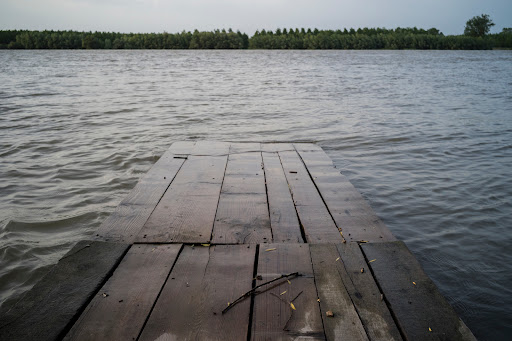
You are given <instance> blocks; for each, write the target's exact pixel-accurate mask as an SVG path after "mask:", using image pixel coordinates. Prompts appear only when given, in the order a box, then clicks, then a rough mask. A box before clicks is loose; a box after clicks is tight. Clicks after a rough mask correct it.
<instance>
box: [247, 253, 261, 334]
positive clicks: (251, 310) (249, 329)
mask: <svg viewBox="0 0 512 341" xmlns="http://www.w3.org/2000/svg"><path fill="white" fill-rule="evenodd" d="M254 254H255V258H254V267H253V270H252V283H251V285H252V287H251V288H254V287H256V276H258V260H259V257H260V244H256V252H255V253H254ZM255 296H256V295H255V294H254V292H253V293H252V294H251V306H250V308H249V326H248V327H247V341H251V339H252V320H253V318H254V297H255Z"/></svg>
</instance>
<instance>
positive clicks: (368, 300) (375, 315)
mask: <svg viewBox="0 0 512 341" xmlns="http://www.w3.org/2000/svg"><path fill="white" fill-rule="evenodd" d="M336 247H337V251H338V257H340V261H339V262H336V269H337V270H338V273H339V274H340V276H341V278H342V280H343V283H344V285H345V288H346V289H347V292H348V294H349V295H350V297H351V299H352V302H353V303H354V306H355V307H356V311H357V312H358V314H359V317H360V319H361V321H362V322H363V325H364V327H365V329H366V331H367V335H368V337H369V338H370V339H371V340H388V341H392V340H401V339H402V337H401V336H400V332H399V331H398V328H397V326H396V325H395V322H394V320H393V317H392V316H391V313H390V312H389V309H388V307H387V305H386V303H385V302H384V300H383V298H382V297H381V292H380V290H379V288H378V286H377V284H376V283H375V280H374V278H373V276H372V274H371V272H370V271H369V267H368V264H367V263H366V260H365V258H364V255H363V253H362V252H361V249H360V248H359V245H358V244H357V243H346V244H337V245H336ZM372 263H373V262H372ZM361 269H363V272H361Z"/></svg>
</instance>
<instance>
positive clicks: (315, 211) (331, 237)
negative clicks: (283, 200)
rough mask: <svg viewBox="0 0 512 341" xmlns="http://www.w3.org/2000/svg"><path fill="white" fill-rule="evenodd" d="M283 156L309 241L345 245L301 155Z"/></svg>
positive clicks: (285, 154)
mask: <svg viewBox="0 0 512 341" xmlns="http://www.w3.org/2000/svg"><path fill="white" fill-rule="evenodd" d="M279 157H280V159H281V164H282V165H283V169H284V172H285V176H286V180H287V181H288V185H289V186H290V190H291V192H292V197H293V201H294V203H295V207H296V209H297V213H298V216H299V219H300V223H301V224H302V227H303V230H304V234H305V236H306V240H307V242H308V243H341V241H342V238H341V235H340V233H339V231H338V228H337V227H336V224H335V223H334V221H333V220H332V217H331V215H330V214H329V211H328V210H327V207H326V206H325V204H324V202H323V200H322V197H321V196H320V194H319V193H318V190H317V189H316V187H315V184H314V183H313V181H312V180H311V178H310V176H309V173H308V171H307V169H306V167H305V166H304V164H303V163H302V160H301V159H300V157H299V155H298V154H297V152H295V151H283V152H279Z"/></svg>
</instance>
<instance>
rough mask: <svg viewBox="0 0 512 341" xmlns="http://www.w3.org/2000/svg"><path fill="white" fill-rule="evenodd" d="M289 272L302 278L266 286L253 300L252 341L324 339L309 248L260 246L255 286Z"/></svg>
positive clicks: (284, 245) (304, 246) (299, 245)
mask: <svg viewBox="0 0 512 341" xmlns="http://www.w3.org/2000/svg"><path fill="white" fill-rule="evenodd" d="M292 272H299V273H300V274H301V276H299V277H295V278H292V279H290V280H286V279H284V280H282V281H278V282H274V283H272V284H269V285H268V287H263V288H262V289H261V291H262V293H260V294H259V295H257V296H255V297H254V309H253V321H252V339H253V340H295V339H301V338H308V339H313V340H323V339H325V335H324V329H323V325H322V317H321V313H320V307H319V304H318V301H317V299H318V296H317V292H316V288H315V281H314V278H313V269H312V266H311V256H310V252H309V246H308V245H306V244H262V245H260V250H259V257H258V269H257V275H258V276H261V281H259V280H257V281H256V284H259V282H265V281H269V280H272V279H274V278H277V277H279V276H281V275H283V274H287V273H292ZM257 278H258V277H257ZM283 300H285V301H286V302H283ZM292 300H293V302H291V301H292ZM287 302H291V303H293V305H294V307H295V309H296V310H293V309H292V308H291V306H290V304H289V303H287Z"/></svg>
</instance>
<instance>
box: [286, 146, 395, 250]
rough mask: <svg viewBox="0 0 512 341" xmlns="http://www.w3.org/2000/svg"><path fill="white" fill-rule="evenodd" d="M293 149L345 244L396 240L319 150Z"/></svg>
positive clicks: (310, 148)
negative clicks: (346, 242)
mask: <svg viewBox="0 0 512 341" xmlns="http://www.w3.org/2000/svg"><path fill="white" fill-rule="evenodd" d="M294 146H295V147H296V148H297V151H298V153H299V154H300V157H301V158H302V160H303V161H304V163H305V164H306V166H307V169H308V171H309V173H310V174H311V177H312V178H313V180H314V182H315V184H316V186H317V187H318V190H319V191H320V194H321V196H322V198H323V200H324V201H325V203H326V205H327V207H328V209H329V211H330V213H331V215H332V217H333V218H334V221H335V222H336V225H337V226H338V227H339V228H341V229H342V232H343V236H344V237H345V239H346V240H347V241H349V242H350V241H361V240H365V241H370V242H381V241H392V240H396V238H395V237H394V236H393V234H392V233H391V231H390V230H389V229H388V228H387V227H386V226H385V225H384V223H383V222H382V221H381V220H380V219H379V218H378V217H377V216H376V214H375V212H374V211H373V210H372V208H371V207H370V205H368V203H367V202H366V200H364V198H363V197H362V196H361V194H360V193H359V191H357V190H356V189H355V187H354V186H353V185H352V184H351V183H350V181H349V180H348V179H347V178H346V177H345V176H343V175H342V174H340V172H339V171H338V170H336V169H335V168H334V166H333V164H332V161H331V159H330V158H329V157H328V156H327V154H325V152H324V151H323V150H322V149H321V148H318V149H314V148H312V147H309V146H304V145H299V144H295V145H294Z"/></svg>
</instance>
